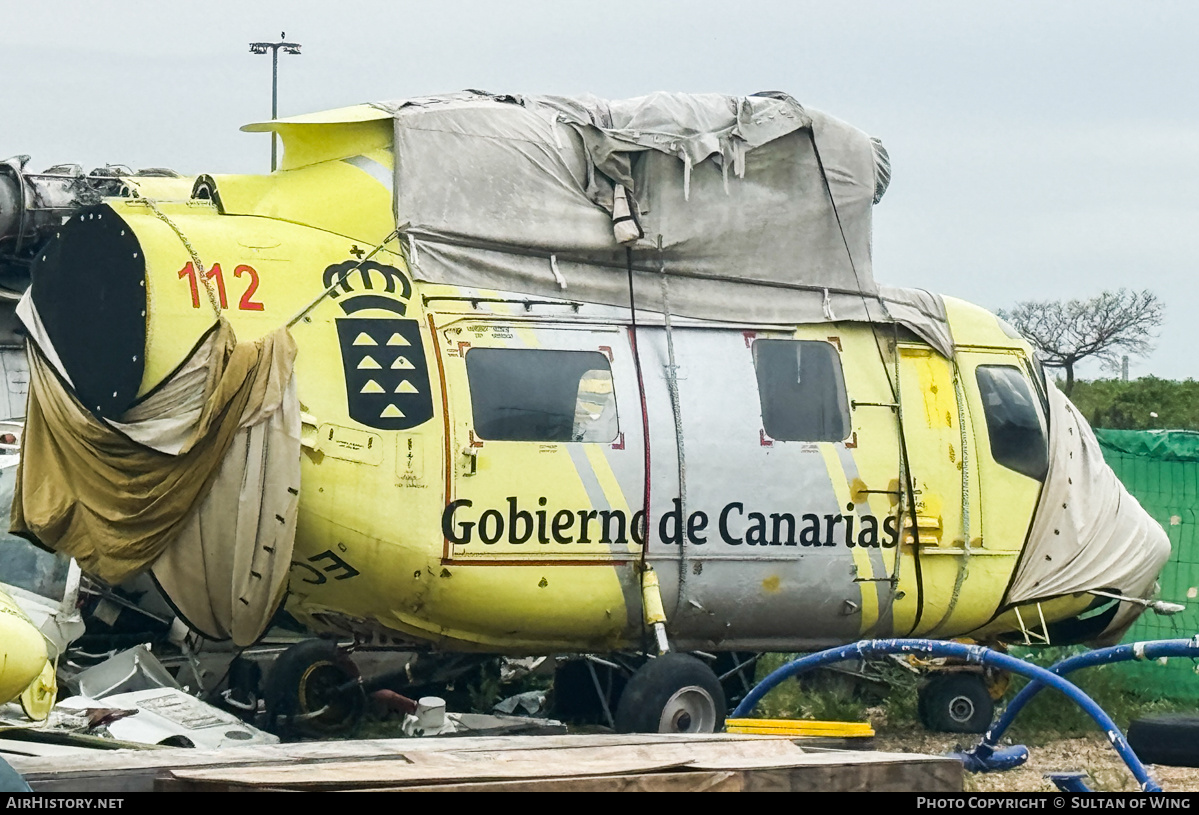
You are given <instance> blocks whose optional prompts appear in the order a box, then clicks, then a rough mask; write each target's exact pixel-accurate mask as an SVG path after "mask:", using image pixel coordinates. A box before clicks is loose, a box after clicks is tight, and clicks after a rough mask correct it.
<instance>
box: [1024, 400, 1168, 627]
mask: <svg viewBox="0 0 1199 815" xmlns="http://www.w3.org/2000/svg"><path fill="white" fill-rule="evenodd" d="M1049 390H1050V393H1049V397H1050V398H1049V404H1050V416H1049V427H1050V432H1049V472H1048V475H1047V476H1046V478H1045V487H1044V489H1043V490H1042V492H1041V500H1040V502H1039V504H1038V505H1037V510H1036V514H1035V515H1034V517H1033V524H1032V529H1031V530H1030V533H1029V540H1028V544H1027V546H1026V547H1025V551H1024V556H1023V558H1022V559H1021V561H1020V565H1019V567H1018V569H1017V572H1016V577H1015V579H1014V581H1013V582H1012V585H1011V588H1010V589H1009V591H1008V598H1007V602H1008V603H1009V604H1012V605H1021V604H1024V603H1031V602H1037V601H1041V600H1046V599H1049V598H1053V597H1061V596H1064V595H1069V594H1078V593H1089V592H1101V593H1104V594H1098V595H1097V596H1100V597H1102V596H1111V595H1116V596H1118V597H1123V598H1129V599H1131V600H1133V601H1137V600H1140V601H1146V600H1150V599H1152V597H1153V595H1154V594H1155V592H1156V590H1157V578H1158V575H1159V574H1160V572H1161V569H1162V567H1163V566H1164V565H1165V563H1166V561H1167V560H1168V559H1169V557H1170V541H1169V538H1168V537H1167V536H1166V532H1165V530H1163V529H1162V527H1161V525H1160V524H1159V523H1158V522H1157V521H1155V520H1154V519H1153V518H1152V517H1151V516H1150V515H1149V513H1148V512H1146V511H1145V510H1144V509H1143V508H1142V507H1141V505H1140V504H1139V503H1138V502H1137V500H1136V499H1135V498H1133V497H1132V496H1131V495H1130V494H1129V493H1128V491H1127V490H1126V489H1125V488H1124V485H1123V484H1122V483H1120V480H1119V479H1118V478H1117V477H1116V474H1115V472H1113V471H1112V469H1111V467H1109V466H1108V465H1107V463H1106V462H1105V461H1104V459H1103V454H1102V452H1101V450H1100V447H1099V442H1098V441H1097V440H1096V439H1095V434H1094V433H1093V432H1092V431H1091V428H1090V426H1089V425H1088V424H1087V422H1086V419H1084V418H1083V417H1082V414H1081V413H1079V412H1078V409H1077V408H1075V407H1074V406H1073V405H1072V404H1070V402H1069V400H1067V399H1066V397H1065V396H1063V395H1062V393H1061V392H1060V391H1058V390H1057V388H1055V387H1053V385H1052V383H1051V384H1050V388H1049ZM1120 605H1121V607H1120V609H1119V611H1118V612H1117V613H1116V614H1115V615H1114V616H1113V617H1112V618H1111V620H1110V622H1109V623H1108V625H1107V626H1106V627H1105V629H1104V630H1103V632H1102V633H1101V634H1100V639H1103V640H1110V639H1112V638H1114V637H1115V638H1118V636H1119V635H1120V633H1122V632H1123V631H1124V630H1126V629H1127V628H1128V626H1129V625H1131V624H1132V622H1133V621H1134V620H1135V619H1136V617H1137V616H1138V615H1139V614H1140V613H1141V611H1143V610H1144V608H1145V605H1144V603H1138V602H1123V603H1121V604H1120Z"/></svg>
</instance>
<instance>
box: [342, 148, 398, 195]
mask: <svg viewBox="0 0 1199 815" xmlns="http://www.w3.org/2000/svg"><path fill="white" fill-rule="evenodd" d="M342 161H344V162H345V163H346V164H350V165H352V166H354V167H357V168H358V169H359V170H362V172H364V173H366V174H367V175H369V176H370V177H371V178H373V179H375V180H376V181H378V182H379V183H380V184H382V185H383V186H384V187H386V188H387V191H388V192H391V191H392V184H393V183H394V179H393V175H392V172H391V170H389V169H388V168H387V167H386V166H385V165H383V164H380V163H379V162H377V161H375V160H374V159H373V158H367V157H366V156H350V157H349V158H343V159H342Z"/></svg>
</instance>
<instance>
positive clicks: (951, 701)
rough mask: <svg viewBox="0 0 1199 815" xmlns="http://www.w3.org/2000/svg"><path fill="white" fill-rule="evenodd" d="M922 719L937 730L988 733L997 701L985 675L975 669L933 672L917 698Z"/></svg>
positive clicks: (934, 730) (927, 725)
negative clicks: (992, 697)
mask: <svg viewBox="0 0 1199 815" xmlns="http://www.w3.org/2000/svg"><path fill="white" fill-rule="evenodd" d="M916 710H917V712H918V713H919V715H920V722H921V723H922V724H923V725H924V726H925V727H926V728H927V729H929V730H931V731H933V732H936V733H985V732H986V731H987V728H988V727H989V726H990V725H991V719H992V718H993V717H994V715H995V701H994V700H993V699H991V694H990V693H989V692H988V691H987V684H986V681H985V680H984V679H983V677H982V676H981V675H979V674H973V673H950V674H939V675H935V676H933V677H932V678H931V679H930V680H929V681H928V684H927V685H925V686H924V687H922V688H921V689H920V691H919V695H918V696H917V699H916Z"/></svg>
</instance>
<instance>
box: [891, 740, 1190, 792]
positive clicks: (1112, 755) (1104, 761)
mask: <svg viewBox="0 0 1199 815" xmlns="http://www.w3.org/2000/svg"><path fill="white" fill-rule="evenodd" d="M874 742H875V745H874V746H875V749H876V750H885V751H889V752H892V751H893V752H900V753H924V754H926V755H942V754H945V753H948V752H951V751H953V750H957V749H959V748H961V747H965V748H967V749H968V748H970V747H973V746H974V745H975V744H977V743H978V737H968V736H962V735H950V734H936V733H926V732H924V731H922V730H920V729H919V728H917V729H915V731H914V732H904V733H887V732H885V731H884V732H880V733H879V735H878V736H876V737H875V740H874ZM1029 754H1030V755H1029V759H1028V763H1026V764H1025V765H1024V766H1023V767H1019V768H1017V769H1015V770H1008V771H1007V772H1002V773H985V774H978V775H975V774H971V773H967V774H966V778H965V788H966V790H967V791H972V792H1052V791H1054V790H1055V787H1054V786H1053V784H1052V782H1050V781H1049V780H1048V779H1047V778H1045V773H1047V772H1063V771H1077V770H1081V771H1084V772H1086V773H1087V774H1088V775H1089V776H1090V778H1088V779H1086V783H1087V786H1089V787H1090V788H1091V789H1093V790H1103V791H1107V792H1136V791H1137V785H1136V781H1135V779H1134V778H1133V776H1132V773H1130V772H1129V770H1128V767H1127V766H1126V765H1125V764H1124V762H1123V761H1122V760H1121V759H1120V756H1119V755H1118V754H1117V753H1116V751H1115V750H1113V749H1112V747H1111V745H1110V744H1108V742H1107V740H1106V739H1105V738H1103V737H1102V736H1101V735H1099V734H1096V735H1094V736H1087V737H1085V738H1076V739H1059V740H1057V741H1051V742H1048V743H1046V744H1043V745H1040V746H1031V745H1030V746H1029ZM1148 769H1149V773H1150V775H1152V776H1153V777H1154V778H1155V779H1156V780H1157V782H1158V783H1159V784H1160V785H1161V786H1162V789H1163V790H1165V791H1166V792H1197V791H1199V769H1195V768H1190V767H1161V766H1153V765H1150V766H1149V767H1148Z"/></svg>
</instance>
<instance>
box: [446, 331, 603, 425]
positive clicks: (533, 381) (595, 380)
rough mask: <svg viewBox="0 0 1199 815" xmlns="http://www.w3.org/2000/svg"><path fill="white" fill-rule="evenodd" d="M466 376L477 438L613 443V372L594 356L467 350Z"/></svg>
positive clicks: (591, 353) (593, 353)
mask: <svg viewBox="0 0 1199 815" xmlns="http://www.w3.org/2000/svg"><path fill="white" fill-rule="evenodd" d="M466 376H467V380H468V381H469V383H470V400H471V408H472V415H473V418H474V431H475V434H476V435H477V436H478V437H479V438H481V439H491V440H495V441H541V442H601V443H606V442H612V441H616V436H617V432H618V426H617V416H616V394H615V393H614V391H613V388H612V368H611V367H610V366H609V364H608V358H607V357H606V356H604V355H603V354H601V353H599V352H598V351H550V350H543V349H537V348H531V349H524V348H472V349H470V350H469V351H467V352H466Z"/></svg>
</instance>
